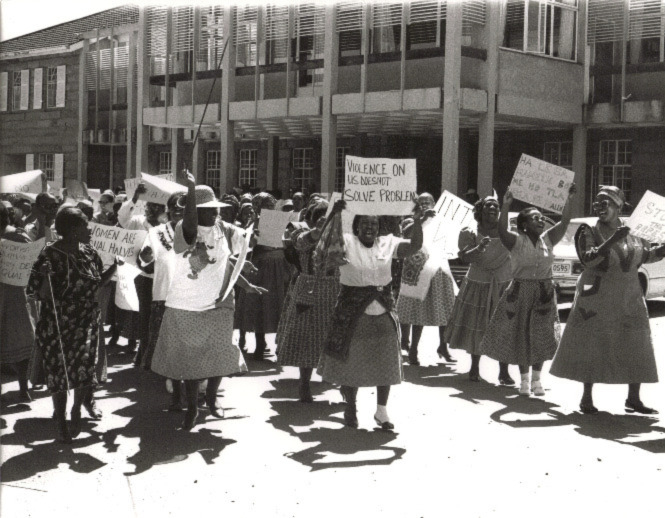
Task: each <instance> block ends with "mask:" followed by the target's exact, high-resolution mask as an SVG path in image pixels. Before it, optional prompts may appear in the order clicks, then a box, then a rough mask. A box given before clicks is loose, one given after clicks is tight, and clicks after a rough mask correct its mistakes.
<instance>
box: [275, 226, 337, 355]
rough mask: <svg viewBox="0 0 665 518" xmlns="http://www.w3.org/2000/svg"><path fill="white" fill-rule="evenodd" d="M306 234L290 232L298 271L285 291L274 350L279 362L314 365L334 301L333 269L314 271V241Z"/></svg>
mask: <svg viewBox="0 0 665 518" xmlns="http://www.w3.org/2000/svg"><path fill="white" fill-rule="evenodd" d="M310 236H311V233H310V231H306V230H304V229H300V230H296V231H294V232H293V233H292V234H291V239H292V240H293V242H294V244H295V248H296V250H297V251H298V255H299V259H300V265H301V268H302V272H301V273H300V275H299V276H298V278H297V279H296V280H295V282H294V283H293V286H292V287H291V289H290V291H289V294H290V296H289V297H288V303H287V305H286V308H285V310H284V311H283V312H282V317H281V320H280V325H279V329H280V333H279V334H278V346H279V348H278V353H277V359H278V361H279V363H280V365H285V366H287V365H288V366H293V367H304V368H307V367H309V368H314V367H316V366H317V365H318V364H319V358H320V357H321V351H322V349H323V344H324V342H325V339H326V336H327V334H328V328H329V327H330V321H331V319H332V315H333V310H334V308H335V303H336V302H337V293H338V292H339V281H338V275H337V270H335V271H334V273H331V274H330V275H320V276H319V275H315V274H314V269H313V263H312V255H313V252H314V248H315V246H316V241H313V240H312V239H311V237H310Z"/></svg>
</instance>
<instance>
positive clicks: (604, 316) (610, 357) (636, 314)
mask: <svg viewBox="0 0 665 518" xmlns="http://www.w3.org/2000/svg"><path fill="white" fill-rule="evenodd" d="M624 203H625V195H624V193H623V191H622V190H621V189H619V188H617V187H609V186H603V187H601V188H600V190H599V191H598V194H597V195H596V201H595V202H594V204H593V209H594V211H595V213H596V214H597V215H598V221H597V222H596V224H595V225H594V226H593V228H592V227H590V226H589V225H581V226H580V228H579V229H578V231H577V233H576V235H575V247H576V249H577V254H578V256H579V258H580V261H582V264H584V271H583V272H582V275H581V276H580V278H579V279H578V281H577V290H576V292H575V301H574V303H573V307H572V309H571V312H570V316H569V317H568V323H567V324H566V330H565V331H564V333H563V337H562V338H561V345H560V347H559V351H558V352H557V355H556V357H555V358H554V362H552V368H551V373H552V374H553V375H554V376H558V377H560V378H567V379H571V380H575V381H580V382H582V383H584V392H583V394H582V401H581V402H580V411H581V412H582V413H584V414H595V413H597V412H598V409H597V408H596V407H595V406H594V404H593V396H592V390H593V384H594V383H610V384H624V383H625V384H627V385H628V398H627V399H626V411H628V412H631V413H632V412H637V413H640V414H657V413H658V412H657V411H656V410H654V409H653V408H649V407H647V406H646V405H644V403H642V400H641V399H640V385H641V384H642V383H655V382H657V381H658V374H657V372H656V359H655V357H654V352H653V344H652V342H651V329H650V327H649V315H648V312H647V306H646V301H645V300H644V294H643V292H642V287H641V285H640V280H639V277H638V275H637V271H638V269H639V267H640V266H641V265H642V264H644V263H652V262H656V261H660V260H661V259H662V258H663V256H665V245H661V246H658V247H652V246H651V245H650V244H649V243H648V242H647V241H645V240H644V239H640V238H637V237H634V236H631V235H629V233H628V232H629V231H630V229H629V228H628V227H626V226H624V225H623V222H622V221H621V218H619V214H620V213H621V208H622V206H623V205H624Z"/></svg>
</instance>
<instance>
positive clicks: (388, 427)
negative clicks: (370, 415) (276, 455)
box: [374, 414, 395, 432]
mask: <svg viewBox="0 0 665 518" xmlns="http://www.w3.org/2000/svg"><path fill="white" fill-rule="evenodd" d="M374 421H375V422H376V424H377V425H379V428H381V430H385V431H386V432H391V431H392V430H394V429H395V425H394V424H392V423H391V422H390V421H381V420H380V419H379V418H378V417H376V414H375V415H374Z"/></svg>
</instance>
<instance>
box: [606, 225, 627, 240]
mask: <svg viewBox="0 0 665 518" xmlns="http://www.w3.org/2000/svg"><path fill="white" fill-rule="evenodd" d="M629 233H630V227H625V226H623V227H619V228H617V229H616V230H615V231H614V234H612V237H611V238H610V239H612V241H614V242H616V241H621V240H622V239H625V238H626V237H627V236H628V234H629Z"/></svg>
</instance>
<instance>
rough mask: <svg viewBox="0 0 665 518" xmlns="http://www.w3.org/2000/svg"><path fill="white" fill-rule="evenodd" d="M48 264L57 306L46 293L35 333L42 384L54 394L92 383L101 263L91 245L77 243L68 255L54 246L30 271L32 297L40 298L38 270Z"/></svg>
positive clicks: (49, 248)
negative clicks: (42, 366)
mask: <svg viewBox="0 0 665 518" xmlns="http://www.w3.org/2000/svg"><path fill="white" fill-rule="evenodd" d="M46 261H49V262H50V263H51V266H52V270H53V274H52V275H51V284H52V286H53V298H54V299H55V307H54V306H53V301H52V299H51V294H50V292H49V294H48V296H47V297H46V298H45V299H43V300H40V302H41V307H40V314H39V321H38V322H37V329H36V342H37V345H38V346H39V348H40V350H41V353H42V357H43V363H44V369H45V371H46V383H47V385H48V388H49V390H50V391H51V392H52V393H55V392H61V391H63V390H67V388H70V389H77V388H81V387H88V386H92V385H95V384H96V383H97V379H96V375H95V361H96V359H97V346H98V333H99V318H100V314H99V306H98V304H97V289H98V288H99V284H100V282H101V272H102V269H103V265H102V260H101V258H100V257H99V255H98V254H97V252H96V251H95V250H94V249H93V248H92V247H90V246H89V245H80V246H79V250H78V251H76V252H74V253H69V254H68V253H65V252H63V251H61V250H59V249H57V248H55V247H54V246H52V245H49V246H47V247H46V248H44V250H43V251H42V253H41V254H40V256H39V258H38V259H37V262H36V263H35V264H34V266H33V267H32V274H31V275H30V280H29V281H28V287H27V293H28V295H29V296H31V297H35V298H37V297H39V288H40V285H41V281H42V278H43V276H42V274H41V273H40V269H41V267H42V265H43V264H44V263H45V262H46ZM47 291H48V290H47ZM61 347H62V348H61ZM63 353H64V359H65V362H64V363H63ZM67 380H68V381H69V387H68V385H67Z"/></svg>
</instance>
